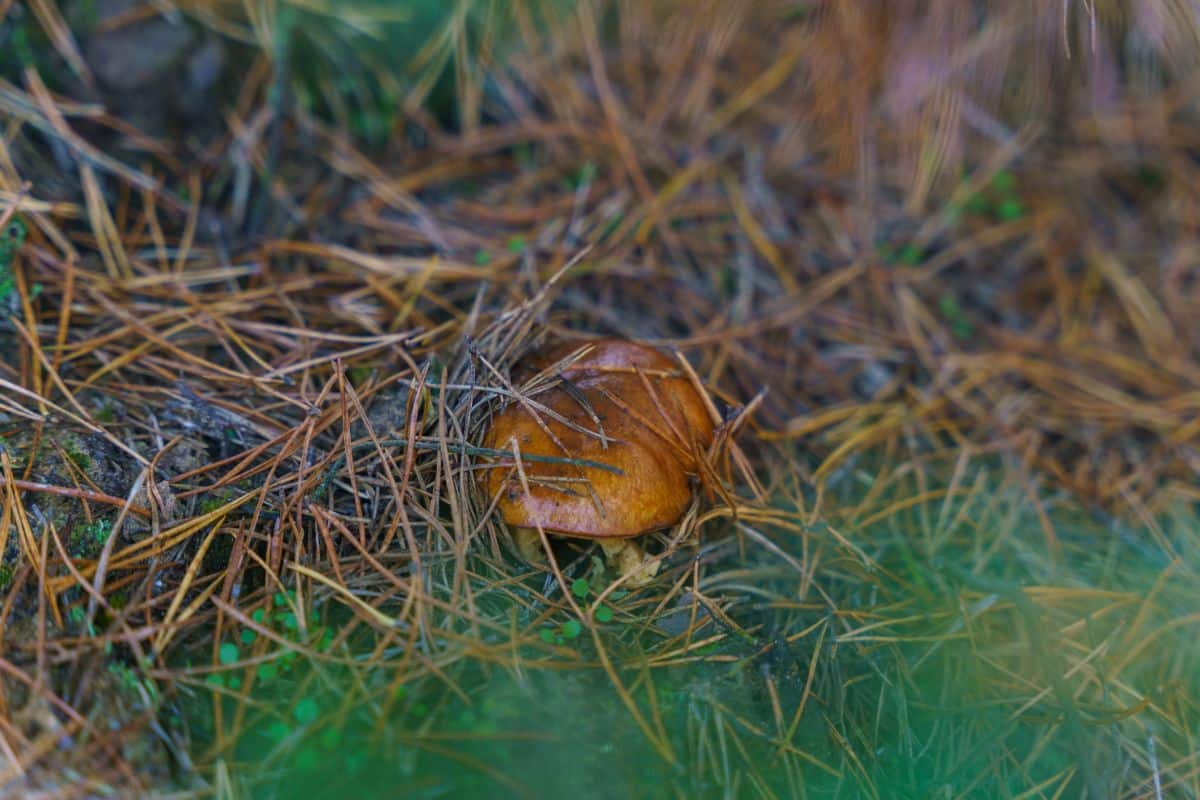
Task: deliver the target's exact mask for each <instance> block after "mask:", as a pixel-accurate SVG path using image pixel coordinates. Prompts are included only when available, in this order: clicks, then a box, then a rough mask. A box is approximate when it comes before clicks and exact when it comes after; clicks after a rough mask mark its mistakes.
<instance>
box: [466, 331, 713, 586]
mask: <svg viewBox="0 0 1200 800" xmlns="http://www.w3.org/2000/svg"><path fill="white" fill-rule="evenodd" d="M524 366H525V368H526V369H528V370H531V371H535V372H540V373H543V374H551V375H556V377H557V381H556V382H555V383H554V384H552V385H551V386H550V387H549V388H546V389H545V390H543V391H540V392H536V393H530V394H527V395H526V396H525V397H524V398H522V399H519V400H517V401H515V402H513V403H511V404H509V405H508V406H507V407H505V408H504V409H502V410H501V411H500V412H499V413H497V414H496V415H495V417H494V418H493V419H492V421H491V426H490V427H489V428H488V430H487V432H486V433H485V435H484V438H483V444H484V446H485V447H487V448H490V449H493V450H503V451H506V452H511V453H514V454H516V453H519V454H520V456H521V459H520V464H517V463H516V460H515V459H513V458H507V459H503V460H501V461H499V462H494V463H490V464H487V465H485V468H484V470H483V477H482V483H483V486H484V489H485V490H486V491H487V493H488V496H489V497H495V498H497V506H498V508H499V511H500V514H501V516H502V518H503V519H504V521H505V522H506V523H507V524H508V525H510V526H511V527H512V528H513V529H514V538H515V540H516V544H517V548H518V550H519V551H520V552H521V554H522V555H523V556H524V557H525V558H526V559H527V560H530V561H537V560H539V556H540V555H541V553H542V550H541V544H540V536H539V534H538V528H541V529H542V530H543V531H546V532H550V533H554V534H558V535H561V536H566V537H574V538H581V539H597V540H598V541H599V542H600V546H601V547H602V548H603V549H604V552H605V555H606V557H607V558H608V560H609V563H610V564H613V565H614V567H615V568H616V569H617V571H618V572H619V573H620V574H621V575H622V576H623V577H624V578H625V579H626V581H627V582H628V583H630V584H631V585H641V584H645V583H647V582H648V581H649V580H650V579H651V578H653V577H654V575H655V574H656V573H657V571H658V567H659V564H660V559H654V558H650V557H648V556H647V555H646V554H645V553H644V551H643V550H642V549H641V547H640V546H639V545H638V544H637V543H636V542H635V541H634V538H635V537H638V536H640V535H642V534H645V533H650V532H653V531H657V530H661V529H663V528H669V527H671V526H672V525H674V524H675V523H677V522H678V521H679V519H680V518H681V517H682V516H683V514H684V512H685V511H686V510H687V509H688V506H690V505H691V502H692V497H693V491H692V483H691V480H690V476H693V475H696V474H697V473H699V471H700V464H701V461H702V460H703V459H704V458H705V457H706V453H707V450H708V448H709V446H710V445H711V444H712V441H713V432H714V425H713V419H712V415H711V413H710V411H709V404H708V402H707V400H706V398H705V397H704V396H703V395H702V394H701V392H700V391H699V390H698V389H697V386H696V384H695V383H694V382H693V381H692V380H689V378H688V377H686V376H684V375H683V374H682V373H681V371H680V369H679V365H678V364H677V363H676V362H675V361H674V360H672V359H671V358H669V357H667V356H666V355H664V354H663V353H661V352H660V351H658V350H656V349H654V348H652V347H648V346H646V345H640V344H636V343H633V342H627V341H622V340H617V339H599V340H595V341H591V342H587V343H585V344H583V345H579V344H568V345H561V346H558V347H554V348H551V349H549V350H545V351H542V352H540V353H536V354H534V355H533V356H532V357H530V358H529V359H527V360H526V363H525V365H524ZM531 457H532V458H531Z"/></svg>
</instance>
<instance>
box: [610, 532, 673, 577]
mask: <svg viewBox="0 0 1200 800" xmlns="http://www.w3.org/2000/svg"><path fill="white" fill-rule="evenodd" d="M600 547H601V548H602V549H603V550H604V557H605V558H606V559H607V560H608V565H609V566H610V567H612V568H613V569H615V570H616V571H617V575H618V576H620V578H621V579H622V580H624V582H625V584H626V585H627V586H629V587H630V588H637V587H638V586H645V585H646V584H648V583H650V581H652V580H654V576H655V575H657V574H658V568H659V567H660V566H662V559H661V558H651V557H650V556H648V555H646V551H645V550H643V549H642V546H641V545H639V544H638V543H637V542H635V541H633V540H632V539H601V540H600Z"/></svg>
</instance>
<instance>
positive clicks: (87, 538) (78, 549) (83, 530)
mask: <svg viewBox="0 0 1200 800" xmlns="http://www.w3.org/2000/svg"><path fill="white" fill-rule="evenodd" d="M111 535H112V520H110V519H108V518H106V517H104V518H100V519H97V520H94V521H92V522H88V523H83V524H77V525H75V526H74V527H72V528H71V533H70V534H69V535H68V537H67V550H68V552H69V553H70V554H71V555H72V556H74V557H75V558H95V557H96V556H98V555H100V551H101V550H103V549H104V543H105V542H107V541H108V537H109V536H111Z"/></svg>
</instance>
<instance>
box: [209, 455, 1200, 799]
mask: <svg viewBox="0 0 1200 800" xmlns="http://www.w3.org/2000/svg"><path fill="white" fill-rule="evenodd" d="M947 467H949V464H945V465H943V468H942V469H940V470H934V471H933V475H934V476H936V475H937V474H938V473H939V472H940V473H941V475H942V477H943V478H944V479H945V480H944V481H942V483H941V486H942V488H943V489H944V488H946V485H947V484H948V483H949V480H950V475H951V473H950V472H949V470H948V469H946V468H947ZM1005 475H1006V473H1005V471H1004V468H1003V466H1002V465H999V464H997V463H989V464H979V465H977V466H975V467H973V468H970V469H968V470H966V471H965V473H963V475H962V476H961V478H960V480H959V481H958V483H957V484H956V486H955V487H954V493H953V494H952V495H949V499H947V496H946V495H944V494H942V495H938V494H937V490H936V489H934V490H933V494H934V495H935V496H934V497H931V498H930V499H929V500H928V501H927V502H918V503H915V504H913V503H911V502H910V501H911V498H913V497H915V496H918V495H919V490H918V484H919V483H923V484H924V485H925V487H926V488H925V491H929V487H930V485H933V486H935V487H936V486H937V485H938V483H937V481H936V480H934V477H933V476H931V475H925V476H923V477H922V478H921V479H919V480H918V479H917V478H915V477H914V476H913V475H912V474H911V473H909V474H908V475H907V477H905V476H904V475H903V474H897V473H890V474H882V473H880V474H874V473H872V472H869V471H866V470H864V469H862V468H859V469H857V470H853V471H847V472H846V473H845V475H844V477H843V478H842V479H841V482H840V483H839V484H837V485H836V486H835V487H834V489H835V491H834V492H833V493H832V495H831V497H830V499H829V500H827V502H830V501H832V506H831V507H830V508H828V509H827V512H826V515H825V517H824V518H825V519H826V520H827V521H828V525H829V527H823V526H819V527H818V529H816V530H811V531H807V532H804V533H803V534H797V533H796V532H795V531H794V530H788V529H786V528H778V527H772V526H770V525H760V526H756V527H757V530H758V533H759V535H761V536H765V537H767V538H769V539H770V541H771V542H772V543H773V544H774V545H775V546H777V547H778V548H779V549H780V551H781V552H782V553H784V554H786V555H787V556H788V557H790V558H791V559H794V561H793V563H805V559H811V558H812V557H813V555H814V554H816V553H819V554H820V555H821V558H820V561H819V563H815V564H814V565H815V567H816V569H815V571H814V572H813V574H812V576H811V578H812V580H811V583H809V584H807V585H809V587H810V588H809V590H808V591H807V592H806V593H803V594H801V593H800V589H801V587H802V586H804V585H805V581H804V578H803V576H801V575H798V574H797V573H796V571H795V569H794V568H793V567H791V566H789V565H788V564H787V563H785V562H783V561H781V560H780V559H779V558H778V557H773V556H772V555H771V554H770V553H769V552H768V551H765V550H763V549H761V548H755V549H753V550H750V551H749V552H748V560H747V561H740V560H739V559H738V557H737V555H736V550H735V549H733V548H732V545H733V544H734V542H733V541H730V542H728V543H727V544H728V545H729V547H727V548H725V552H726V555H725V556H724V557H723V559H722V560H720V561H717V562H714V563H711V564H710V565H709V566H708V567H707V569H706V572H707V574H708V575H709V578H708V579H707V580H706V581H703V582H702V583H701V586H700V587H699V588H700V590H701V593H702V594H703V595H704V596H705V597H706V598H707V599H708V600H709V601H710V602H711V603H713V604H714V605H716V606H717V607H719V608H721V609H722V611H723V613H724V614H725V615H727V622H722V621H720V620H718V619H716V618H714V617H712V616H711V615H709V614H708V613H707V612H706V611H705V610H704V608H703V607H701V608H700V611H699V620H700V622H699V624H696V625H694V626H693V629H692V631H691V634H690V636H691V638H692V639H693V641H695V642H701V641H704V640H708V639H712V641H710V642H709V643H708V644H705V645H704V646H703V647H694V648H692V647H689V646H686V645H684V644H683V638H681V637H686V636H687V634H682V635H681V634H680V633H679V627H678V626H676V627H672V626H671V624H670V623H671V619H670V617H671V614H672V613H677V611H678V610H677V609H674V608H668V609H666V610H665V611H660V612H658V613H657V615H656V614H655V613H654V612H655V606H656V603H657V599H658V598H657V597H652V598H648V599H647V601H646V602H639V596H640V595H639V594H638V593H633V594H631V595H626V596H622V597H619V598H617V599H615V600H612V602H611V605H612V606H613V607H614V609H615V611H616V613H615V615H613V616H612V617H609V618H608V619H607V620H602V622H603V623H604V624H601V625H599V626H598V627H597V631H598V635H599V636H600V637H601V641H602V642H603V643H604V647H605V648H606V650H607V651H608V652H609V654H610V655H611V656H612V657H613V659H614V661H615V662H616V663H618V664H621V665H623V667H624V668H623V669H621V670H620V672H619V674H620V677H621V680H622V682H623V684H624V685H625V686H626V687H627V688H629V689H630V691H631V693H632V695H633V696H634V698H635V700H636V702H637V705H638V707H639V709H640V710H641V711H642V713H643V714H644V715H646V717H647V718H650V717H652V716H653V715H654V714H655V713H657V714H658V715H660V716H661V719H662V730H664V731H665V732H666V734H667V740H668V742H669V746H670V749H671V750H672V751H673V753H674V756H675V761H674V763H668V762H667V761H665V760H664V759H663V758H662V757H660V755H659V753H658V752H657V751H656V749H655V748H654V747H653V746H652V745H651V743H650V742H649V740H648V739H647V738H646V737H645V736H644V735H643V734H642V732H641V731H640V730H639V728H638V726H637V724H635V721H634V719H633V718H632V716H631V715H630V713H629V711H628V709H627V708H626V707H625V705H623V704H622V701H621V698H620V696H619V694H618V693H617V691H616V690H615V689H614V686H613V683H612V681H611V680H610V678H609V677H608V675H607V674H606V673H605V672H604V671H603V670H602V669H600V668H599V664H598V662H597V656H598V652H597V650H596V648H595V644H594V641H593V639H592V636H591V635H590V633H589V626H588V624H587V622H586V621H585V620H580V619H578V618H576V617H574V616H573V614H572V613H571V612H569V611H558V612H555V613H553V614H552V615H551V616H549V617H548V618H546V619H545V621H544V622H543V623H542V625H541V627H540V628H539V635H540V640H541V642H542V643H543V644H545V645H546V646H547V648H550V650H551V653H549V654H548V652H547V649H546V648H536V647H532V646H530V645H515V644H514V655H513V658H512V660H511V662H509V663H507V664H504V665H498V664H490V663H484V662H481V661H479V660H475V659H470V658H463V659H461V660H456V662H455V663H454V664H453V665H452V666H451V667H449V668H448V669H447V671H446V672H445V673H444V675H443V676H442V677H441V678H439V677H436V676H430V677H427V678H426V679H423V680H420V681H417V682H414V683H410V684H406V685H404V686H402V687H401V691H400V692H399V693H398V694H397V695H396V697H395V699H396V702H395V703H394V704H393V705H392V706H391V708H390V709H388V710H387V711H386V713H385V714H383V716H377V714H378V713H379V712H380V709H381V707H380V706H373V707H372V706H369V705H366V704H363V703H361V702H353V703H349V702H348V701H347V700H346V698H347V697H350V696H353V695H354V693H355V691H359V690H363V687H361V686H360V685H359V684H360V682H361V681H362V680H363V679H364V677H363V673H362V672H360V671H358V670H348V669H344V668H339V667H336V666H332V665H328V664H323V665H313V664H309V663H308V662H306V661H305V660H303V659H299V660H298V661H297V662H295V666H294V668H293V669H290V670H289V671H288V672H287V673H286V674H280V675H279V676H278V677H277V678H276V679H275V680H272V681H261V682H260V683H259V684H258V685H257V686H256V687H255V689H254V691H253V694H252V696H253V699H254V701H255V706H254V707H255V709H256V710H254V711H252V712H251V721H250V722H249V723H248V724H247V725H246V727H245V729H244V730H245V731H246V733H244V735H243V737H242V739H241V740H240V741H239V743H238V746H237V755H236V761H237V762H238V763H242V764H245V765H249V764H252V763H262V764H264V765H266V767H265V768H264V769H263V770H262V773H261V775H262V778H263V781H264V784H265V786H264V787H262V790H263V791H266V790H267V787H270V788H271V789H272V790H273V791H276V792H278V793H279V794H280V796H289V797H296V798H320V797H335V796H339V795H340V793H344V792H346V791H349V790H351V789H353V791H355V792H356V793H357V795H358V796H362V797H394V796H398V795H396V794H395V792H396V787H397V786H403V787H405V792H406V793H404V794H402V795H400V796H411V797H436V796H448V797H508V796H512V797H521V796H530V797H551V796H559V795H561V794H564V793H570V794H575V795H579V796H586V797H676V796H687V797H723V796H727V792H729V791H732V790H735V789H737V790H738V791H739V792H743V793H739V794H738V795H737V796H747V797H750V796H762V797H770V796H776V797H798V796H804V795H803V794H802V793H801V789H800V787H803V791H804V792H807V793H808V794H807V796H810V797H847V798H851V797H905V798H909V797H911V798H927V797H943V796H944V797H989V798H991V797H997V798H999V797H1016V796H1020V795H1021V794H1022V792H1026V791H1028V790H1029V789H1030V788H1031V787H1034V786H1038V785H1041V786H1043V788H1044V792H1045V794H1044V796H1047V797H1049V796H1053V795H1054V793H1055V792H1056V791H1059V790H1061V791H1062V792H1063V794H1061V795H1060V796H1063V797H1075V796H1080V793H1081V792H1082V791H1083V789H1084V787H1087V786H1091V787H1092V791H1097V787H1109V786H1115V785H1119V784H1121V782H1122V781H1124V785H1126V786H1130V785H1135V784H1137V782H1138V781H1147V780H1150V777H1151V776H1150V773H1149V772H1147V771H1146V765H1145V763H1142V762H1139V761H1138V759H1137V756H1138V754H1139V753H1143V752H1144V748H1145V746H1146V742H1147V741H1148V740H1149V738H1150V737H1155V739H1156V746H1157V752H1158V754H1159V755H1158V758H1159V759H1160V764H1166V763H1170V760H1171V759H1173V758H1177V757H1179V756H1182V755H1184V754H1185V752H1186V748H1187V744H1186V743H1187V741H1190V740H1189V739H1188V737H1194V736H1196V735H1197V733H1198V731H1197V730H1196V729H1195V727H1193V728H1192V729H1190V730H1186V729H1181V728H1179V727H1178V725H1177V724H1174V723H1172V722H1171V720H1170V719H1169V718H1168V717H1167V716H1164V710H1165V709H1169V708H1172V707H1174V706H1175V705H1176V704H1181V703H1182V704H1187V703H1192V702H1194V698H1196V697H1197V696H1200V676H1197V675H1196V674H1195V673H1194V671H1191V670H1188V669H1187V668H1186V665H1188V664H1195V663H1197V658H1198V657H1200V652H1198V651H1200V646H1198V645H1197V643H1196V637H1195V635H1194V633H1195V628H1196V625H1197V624H1200V622H1197V621H1196V615H1197V614H1198V613H1200V599H1198V597H1197V595H1196V593H1195V590H1194V586H1195V583H1194V582H1195V578H1196V575H1195V569H1194V567H1191V566H1189V565H1188V564H1186V563H1183V562H1181V561H1179V560H1173V559H1172V557H1171V556H1170V555H1169V553H1168V552H1166V551H1164V549H1163V548H1164V546H1165V545H1164V543H1170V544H1172V545H1173V546H1174V547H1176V548H1178V550H1179V551H1180V552H1186V551H1187V548H1194V547H1195V546H1196V545H1197V544H1200V519H1197V517H1196V515H1195V513H1194V510H1193V509H1188V508H1186V507H1184V506H1180V507H1178V508H1176V509H1174V510H1173V512H1172V513H1171V514H1167V515H1165V516H1164V517H1163V518H1162V519H1161V520H1158V521H1157V523H1156V527H1157V528H1158V530H1157V532H1152V531H1151V530H1148V529H1143V530H1125V529H1122V528H1121V526H1120V525H1118V524H1117V523H1116V522H1115V521H1112V520H1109V519H1106V518H1103V517H1101V516H1098V515H1089V514H1087V513H1084V512H1083V511H1082V510H1081V509H1079V508H1078V507H1077V505H1076V504H1075V503H1073V502H1072V501H1071V500H1070V499H1069V498H1065V497H1041V498H1039V503H1040V504H1042V505H1043V506H1044V509H1045V513H1046V515H1047V516H1046V517H1045V521H1043V518H1042V516H1041V514H1040V513H1039V512H1038V510H1037V508H1036V507H1034V505H1033V504H1032V503H1031V502H1030V498H1029V496H1028V494H1027V492H1026V490H1025V488H1024V487H1023V485H1022V482H1021V480H1020V479H1019V478H1018V477H1017V476H1016V475H1013V476H1010V477H1008V478H1007V479H1005V478H1004V477H1001V476H1005ZM881 487H882V488H881ZM964 487H970V488H969V489H964ZM868 492H874V495H873V496H871V497H870V499H869V504H868V505H862V504H863V501H864V500H866V499H868V494H867V493H868ZM1047 525H1049V526H1050V528H1051V529H1052V530H1053V536H1054V539H1052V540H1050V539H1047V527H1046V526H1047ZM831 529H832V530H837V531H838V532H839V533H840V534H841V535H842V536H844V537H845V538H846V540H847V542H848V545H843V544H839V543H838V542H837V541H836V539H835V538H834V537H833V535H832V533H831V532H830V531H831ZM1156 537H1165V538H1163V539H1162V540H1161V542H1156ZM805 540H807V542H806V541H805ZM1191 551H1192V552H1194V550H1191ZM806 552H807V556H806V555H805V553H806ZM731 571H732V573H731ZM745 571H748V573H747V574H748V577H743V578H741V579H735V578H732V577H728V576H729V575H730V574H733V573H737V574H742V573H743V572H745ZM539 583H540V580H539ZM605 585H606V583H605V582H604V580H603V576H601V575H597V574H596V573H595V572H592V573H591V575H590V576H588V577H579V578H576V579H574V580H573V581H572V582H571V583H570V584H569V586H568V591H569V592H570V594H571V595H572V596H573V597H574V598H575V599H576V600H577V601H580V602H583V601H586V600H587V599H588V598H589V597H595V596H596V594H597V593H598V592H600V591H603V589H604V586H605ZM688 586H689V588H690V584H689V585H688ZM488 588H489V587H488V585H487V583H486V582H482V581H481V582H480V583H479V584H478V585H477V586H476V587H475V590H476V591H477V592H479V594H480V596H483V595H484V594H485V593H486V592H487V590H488ZM684 608H685V609H686V608H687V606H686V605H685V606H684ZM323 610H324V613H325V615H326V619H324V620H323V623H324V624H326V625H327V626H328V627H329V628H330V629H336V628H337V622H336V620H335V619H333V618H329V617H328V614H329V607H324V609H323ZM492 611H493V612H497V613H500V612H501V609H499V608H495V607H493V608H492ZM509 613H510V615H513V616H515V618H516V620H517V622H518V623H519V625H524V624H527V623H532V622H534V621H535V619H536V617H532V616H529V614H528V612H525V611H521V610H520V609H518V607H516V606H512V607H510V608H509ZM688 613H691V612H688ZM1189 615H1190V616H1189ZM306 616H308V617H309V618H310V619H314V620H319V619H321V617H322V609H317V610H316V611H315V616H314V615H313V614H309V615H306ZM597 620H598V621H601V620H599V615H597ZM1189 620H1190V621H1189ZM314 624H315V623H314ZM729 625H733V626H734V627H733V628H730V627H729ZM1151 645H1152V646H1151ZM273 646H274V645H272V647H273ZM379 646H381V640H380V639H378V638H377V637H376V636H374V635H368V634H363V635H362V636H360V637H358V638H357V639H355V640H353V641H350V642H345V643H343V644H342V645H340V647H342V648H344V649H342V650H341V651H340V652H341V653H342V654H343V655H350V654H353V653H358V654H360V655H362V656H363V657H365V655H366V654H367V653H369V652H372V651H374V650H375V649H376V648H378V647H379ZM227 648H228V649H229V655H230V658H228V659H226V658H225V656H226V649H227ZM1134 650H1138V651H1139V652H1138V656H1137V658H1133V659H1130V658H1126V656H1127V655H1128V654H1130V653H1131V652H1132V651H1134ZM673 653H674V654H675V655H672V654H673ZM246 654H247V653H244V652H241V651H239V650H238V647H237V646H236V645H232V644H229V643H227V644H225V645H222V652H221V655H222V658H221V660H222V662H223V663H232V662H233V661H236V660H237V659H236V658H234V657H233V656H237V655H246ZM247 669H254V668H253V667H248V668H247ZM366 680H367V681H368V683H370V684H371V685H372V686H375V685H376V684H378V686H375V688H374V689H372V688H371V687H367V689H365V691H369V692H371V693H373V694H374V695H375V696H378V691H379V690H380V689H381V688H382V687H384V686H386V685H387V684H388V682H389V680H390V675H388V674H386V673H385V672H384V671H381V672H380V673H379V674H372V673H368V674H367V675H366ZM651 695H653V702H651ZM221 698H222V699H220V700H218V702H223V703H226V704H227V705H228V706H229V708H228V709H227V712H226V715H225V717H226V718H231V717H232V714H233V708H234V706H235V702H234V701H233V700H232V699H231V698H230V697H228V696H227V695H222V696H221ZM297 698H299V699H297ZM197 712H198V713H197V714H196V721H197V722H198V723H199V724H204V721H206V720H208V719H209V718H210V716H211V715H210V712H209V708H208V704H207V701H205V702H203V703H201V704H200V705H199V706H198V707H197ZM333 732H336V733H333ZM208 735H209V736H211V735H212V731H211V730H209V731H208ZM1172 752H1174V755H1173V756H1168V755H1167V754H1168V753H1172ZM751 787H753V788H751Z"/></svg>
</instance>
